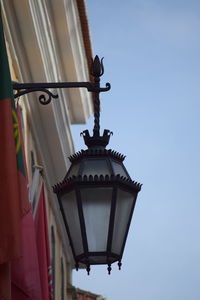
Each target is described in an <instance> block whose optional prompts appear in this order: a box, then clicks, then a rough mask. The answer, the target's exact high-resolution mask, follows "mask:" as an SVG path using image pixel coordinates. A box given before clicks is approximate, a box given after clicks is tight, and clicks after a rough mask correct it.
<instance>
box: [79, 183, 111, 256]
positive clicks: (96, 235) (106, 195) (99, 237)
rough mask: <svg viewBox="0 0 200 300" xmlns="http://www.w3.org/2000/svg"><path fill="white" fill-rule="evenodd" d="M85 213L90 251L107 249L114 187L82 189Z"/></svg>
mask: <svg viewBox="0 0 200 300" xmlns="http://www.w3.org/2000/svg"><path fill="white" fill-rule="evenodd" d="M81 199H82V205H83V215H84V220H85V227H86V235H87V242H88V250H89V252H101V251H106V249H107V239H108V228H109V220H110V209H111V200H112V188H110V187H108V188H107V187H99V188H97V187H96V188H86V189H83V190H81Z"/></svg>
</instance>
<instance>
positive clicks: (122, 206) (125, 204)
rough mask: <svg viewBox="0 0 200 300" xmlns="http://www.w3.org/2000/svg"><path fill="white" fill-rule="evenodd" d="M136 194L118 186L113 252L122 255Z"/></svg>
mask: <svg viewBox="0 0 200 300" xmlns="http://www.w3.org/2000/svg"><path fill="white" fill-rule="evenodd" d="M134 201H135V196H134V195H133V194H131V193H129V192H125V191H123V190H121V189H119V188H118V190H117V201H116V211H115V220H114V230H113V239H112V247H111V249H112V252H113V253H115V254H118V255H120V253H121V249H122V245H123V242H124V238H125V235H126V230H127V226H128V222H129V219H130V215H131V211H132V207H133V204H134Z"/></svg>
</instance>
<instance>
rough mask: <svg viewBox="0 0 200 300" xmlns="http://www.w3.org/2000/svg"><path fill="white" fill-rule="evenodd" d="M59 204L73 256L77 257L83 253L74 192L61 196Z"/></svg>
mask: <svg viewBox="0 0 200 300" xmlns="http://www.w3.org/2000/svg"><path fill="white" fill-rule="evenodd" d="M61 202H62V206H63V210H64V214H65V218H66V221H67V224H68V228H69V231H70V235H71V239H72V243H73V247H74V250H75V254H76V255H79V254H81V253H83V244H82V237H81V226H80V219H79V215H78V207H77V202H76V193H75V191H72V192H70V193H68V194H65V195H63V196H62V197H61Z"/></svg>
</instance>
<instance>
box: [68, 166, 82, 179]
mask: <svg viewBox="0 0 200 300" xmlns="http://www.w3.org/2000/svg"><path fill="white" fill-rule="evenodd" d="M79 168H80V164H79V163H78V164H75V165H72V166H71V169H70V171H69V173H68V174H67V177H72V176H78V171H79Z"/></svg>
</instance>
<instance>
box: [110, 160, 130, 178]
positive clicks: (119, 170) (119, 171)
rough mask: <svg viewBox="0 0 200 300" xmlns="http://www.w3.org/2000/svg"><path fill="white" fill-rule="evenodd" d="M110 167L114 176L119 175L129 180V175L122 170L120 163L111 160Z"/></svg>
mask: <svg viewBox="0 0 200 300" xmlns="http://www.w3.org/2000/svg"><path fill="white" fill-rule="evenodd" d="M112 167H113V171H114V175H117V174H119V175H120V176H123V177H128V178H129V175H128V173H127V172H126V171H125V169H124V168H123V165H122V163H118V162H116V161H114V160H112Z"/></svg>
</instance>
